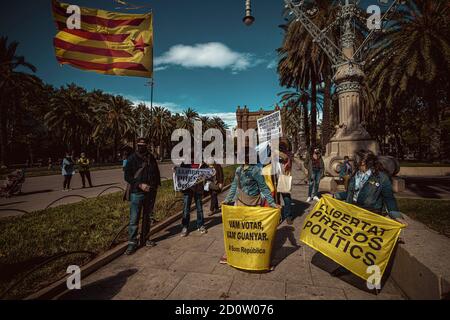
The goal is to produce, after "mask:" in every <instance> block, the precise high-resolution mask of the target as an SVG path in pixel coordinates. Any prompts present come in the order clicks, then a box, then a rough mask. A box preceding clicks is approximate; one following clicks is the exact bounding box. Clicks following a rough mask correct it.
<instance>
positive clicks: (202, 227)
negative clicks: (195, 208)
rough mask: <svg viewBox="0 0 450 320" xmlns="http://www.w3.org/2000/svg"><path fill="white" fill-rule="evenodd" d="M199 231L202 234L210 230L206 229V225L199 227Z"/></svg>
mask: <svg viewBox="0 0 450 320" xmlns="http://www.w3.org/2000/svg"><path fill="white" fill-rule="evenodd" d="M198 231H199V232H200V233H201V234H206V233H208V230H206V228H205V227H204V226H201V227H200V228H198Z"/></svg>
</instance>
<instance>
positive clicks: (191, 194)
mask: <svg viewBox="0 0 450 320" xmlns="http://www.w3.org/2000/svg"><path fill="white" fill-rule="evenodd" d="M192 160H194V155H193V154H192ZM180 167H182V168H191V169H205V168H208V165H207V164H206V163H204V162H202V163H201V164H196V163H193V161H192V164H185V163H183V164H181V166H180ZM204 185H205V184H204V181H203V180H202V181H199V182H197V183H196V184H195V185H194V186H192V187H190V188H189V189H186V190H183V191H182V192H183V219H182V221H181V224H182V226H183V229H182V230H181V236H182V237H186V236H187V235H188V231H189V223H190V220H191V203H192V199H194V201H195V207H196V209H197V229H198V231H199V232H200V233H201V234H205V233H208V231H207V230H206V228H205V226H204V224H205V220H204V214H203V203H202V200H203V189H204Z"/></svg>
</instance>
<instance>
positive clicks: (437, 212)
mask: <svg viewBox="0 0 450 320" xmlns="http://www.w3.org/2000/svg"><path fill="white" fill-rule="evenodd" d="M398 205H399V209H400V211H401V212H404V213H405V214H407V215H408V216H409V217H410V218H413V219H414V220H417V221H420V222H422V223H423V224H425V225H427V226H428V227H430V228H431V229H433V230H436V231H438V232H439V233H441V234H443V235H445V236H447V237H450V201H449V200H428V199H427V200H425V199H398Z"/></svg>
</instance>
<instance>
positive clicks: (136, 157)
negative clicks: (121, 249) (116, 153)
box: [124, 138, 161, 255]
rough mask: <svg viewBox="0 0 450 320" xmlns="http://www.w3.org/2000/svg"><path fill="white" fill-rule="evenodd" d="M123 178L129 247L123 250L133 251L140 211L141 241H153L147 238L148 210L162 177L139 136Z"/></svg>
mask: <svg viewBox="0 0 450 320" xmlns="http://www.w3.org/2000/svg"><path fill="white" fill-rule="evenodd" d="M124 173H125V181H126V182H127V183H128V184H129V185H130V191H131V193H130V202H131V205H130V225H129V227H128V248H127V251H126V252H125V254H127V255H131V254H133V253H134V252H135V251H136V249H137V246H138V239H137V235H138V226H139V217H140V213H141V211H142V214H143V219H142V232H141V244H143V243H144V241H146V243H145V245H146V246H148V247H153V246H155V242H154V241H151V240H147V238H148V234H149V232H150V224H151V214H152V212H153V207H154V205H155V201H156V194H157V190H158V187H159V186H161V177H160V173H159V168H158V164H157V162H156V159H155V157H154V156H153V155H152V154H151V153H150V152H149V151H148V148H147V141H146V140H145V139H144V138H140V139H138V143H137V150H136V152H135V153H133V154H132V155H131V156H130V157H129V158H128V159H127V163H126V166H125V168H124Z"/></svg>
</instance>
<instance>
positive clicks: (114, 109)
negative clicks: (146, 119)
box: [101, 96, 135, 159]
mask: <svg viewBox="0 0 450 320" xmlns="http://www.w3.org/2000/svg"><path fill="white" fill-rule="evenodd" d="M101 125H102V126H105V128H106V132H108V134H109V136H111V137H113V159H116V157H117V153H118V149H119V148H118V147H119V143H121V141H123V137H125V136H127V135H131V134H133V133H134V131H133V130H134V129H135V120H134V118H133V112H132V103H131V101H129V100H127V99H125V98H124V97H122V96H110V97H109V99H108V102H107V104H106V105H105V108H104V109H103V123H102V124H101Z"/></svg>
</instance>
